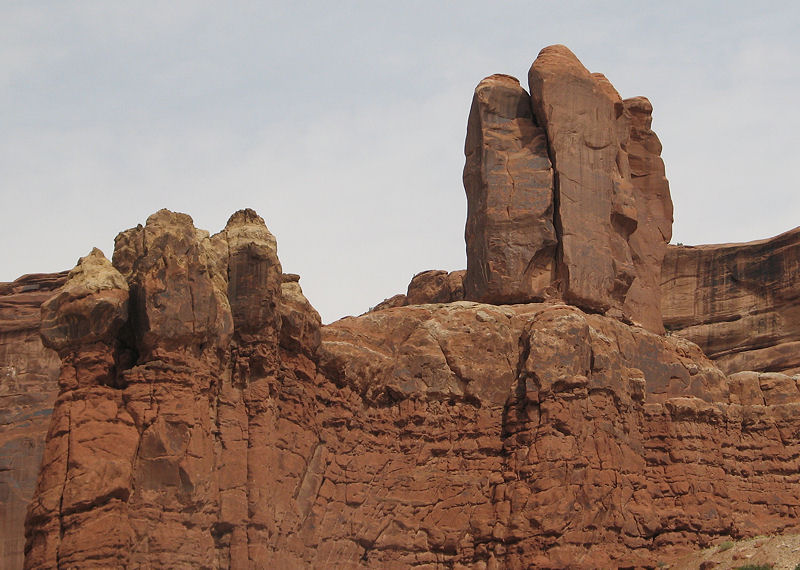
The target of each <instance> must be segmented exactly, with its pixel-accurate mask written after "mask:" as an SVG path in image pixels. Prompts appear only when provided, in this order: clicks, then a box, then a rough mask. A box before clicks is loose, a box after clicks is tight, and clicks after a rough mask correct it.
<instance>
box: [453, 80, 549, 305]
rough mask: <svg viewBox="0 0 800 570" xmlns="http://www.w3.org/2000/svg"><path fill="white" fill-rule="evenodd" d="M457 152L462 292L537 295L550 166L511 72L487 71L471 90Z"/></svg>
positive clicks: (494, 296) (481, 297)
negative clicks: (462, 202) (463, 199)
mask: <svg viewBox="0 0 800 570" xmlns="http://www.w3.org/2000/svg"><path fill="white" fill-rule="evenodd" d="M464 154H465V155H466V159H467V160H466V165H465V166H464V188H465V189H466V191H467V225H466V231H465V237H466V242H467V274H466V276H465V278H464V290H465V294H466V298H467V299H470V300H474V301H487V302H491V303H498V304H502V303H525V302H530V301H535V300H541V299H543V298H544V296H545V294H544V293H545V289H546V288H547V287H549V286H550V283H551V281H552V280H553V278H552V272H553V263H554V260H555V248H556V244H557V238H556V231H555V228H554V227H553V170H552V167H551V164H550V158H549V157H548V154H547V141H546V138H545V133H544V130H543V129H541V128H540V127H538V126H537V125H536V122H535V121H534V118H533V112H532V111H531V104H530V97H529V96H528V93H527V92H526V91H525V90H524V89H523V88H522V87H521V86H520V84H519V81H517V80H516V79H515V78H513V77H509V76H507V75H492V76H491V77H487V78H486V79H484V80H483V81H481V82H480V83H479V84H478V86H477V87H476V88H475V95H474V97H473V99H472V109H471V110H470V113H469V122H468V123H467V140H466V143H465V145H464Z"/></svg>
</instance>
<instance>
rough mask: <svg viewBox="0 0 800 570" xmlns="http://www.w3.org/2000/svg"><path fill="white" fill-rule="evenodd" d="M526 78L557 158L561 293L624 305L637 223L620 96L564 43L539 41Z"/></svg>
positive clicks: (594, 304)
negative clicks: (628, 176)
mask: <svg viewBox="0 0 800 570" xmlns="http://www.w3.org/2000/svg"><path fill="white" fill-rule="evenodd" d="M528 82H529V86H530V91H531V99H532V101H533V111H534V114H535V115H536V119H537V121H538V122H539V124H540V125H543V127H544V128H545V130H546V131H547V142H548V145H549V149H550V155H551V156H552V158H553V162H554V169H555V174H556V187H557V196H558V197H557V201H558V205H557V222H556V227H557V231H558V233H559V240H560V243H559V246H560V252H559V255H560V259H559V273H558V277H559V279H560V280H561V282H562V283H561V287H562V292H563V295H564V298H565V299H566V300H567V301H568V302H570V303H574V304H576V305H578V306H582V307H585V308H587V309H590V310H594V311H600V312H606V311H608V310H609V309H612V308H615V309H621V308H622V305H623V303H624V300H625V295H626V294H627V292H628V289H629V288H630V286H631V283H632V282H633V279H634V278H635V276H636V275H635V270H634V267H633V261H632V259H631V255H630V249H629V247H628V244H627V239H628V237H629V236H630V234H631V233H633V231H634V230H635V229H636V224H637V214H636V211H635V204H631V203H630V181H629V180H626V178H625V168H626V166H625V164H623V163H625V162H627V157H625V156H624V152H623V151H622V148H621V147H622V145H623V144H624V143H625V141H623V140H620V137H621V136H623V135H627V132H626V128H625V127H624V126H622V127H621V126H620V125H619V124H618V121H619V120H620V119H623V118H624V117H623V105H622V100H621V99H620V98H619V95H617V94H616V92H615V91H613V88H612V87H611V86H610V84H609V83H608V82H607V81H604V80H600V79H598V78H597V77H594V76H592V74H591V73H589V72H588V71H587V70H586V68H584V67H583V65H581V63H580V62H579V61H578V59H577V58H576V57H575V56H574V55H573V54H572V52H571V51H569V50H568V49H567V48H566V47H564V46H551V47H547V48H545V49H543V50H542V51H541V52H540V53H539V56H538V57H537V58H536V60H535V61H534V62H533V65H532V66H531V69H530V72H529V75H528Z"/></svg>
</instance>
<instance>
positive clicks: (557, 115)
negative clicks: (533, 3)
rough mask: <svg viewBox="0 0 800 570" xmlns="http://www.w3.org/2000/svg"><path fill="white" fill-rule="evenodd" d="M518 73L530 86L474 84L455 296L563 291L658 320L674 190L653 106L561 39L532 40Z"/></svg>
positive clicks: (500, 79) (494, 299)
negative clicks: (530, 56) (531, 57)
mask: <svg viewBox="0 0 800 570" xmlns="http://www.w3.org/2000/svg"><path fill="white" fill-rule="evenodd" d="M528 83H529V86H530V95H528V93H527V92H526V91H525V90H524V89H523V88H522V87H521V86H520V85H519V82H518V81H517V80H516V79H514V78H513V77H509V76H505V75H492V76H490V77H487V78H486V79H484V80H483V81H481V82H480V83H479V84H478V86H477V88H476V89H475V95H474V97H473V101H472V109H471V111H470V116H469V122H468V126H467V139H466V144H465V155H466V165H465V167H464V188H465V189H466V193H467V202H468V212H467V224H466V231H465V236H466V242H467V273H466V276H465V279H464V293H465V298H466V299H468V300H473V301H481V302H487V303H495V304H507V303H528V302H532V301H542V300H545V299H562V300H564V301H566V302H568V303H570V304H574V305H576V306H579V307H582V308H583V309H585V310H587V311H590V312H596V313H602V314H607V315H609V316H613V317H615V318H619V319H621V320H623V321H625V322H628V323H634V324H637V325H640V326H643V327H645V328H647V329H648V330H651V331H653V332H657V333H660V332H663V326H662V321H661V311H660V298H659V297H660V282H661V278H660V273H661V262H662V259H663V257H664V253H665V250H666V246H667V243H668V242H669V240H670V237H671V235H672V201H671V198H670V194H669V185H668V183H667V180H666V177H665V176H664V164H663V162H662V161H661V158H660V154H661V143H660V142H659V141H658V137H657V136H656V135H655V133H653V131H652V130H651V129H650V125H651V114H652V106H651V105H650V103H649V101H647V99H645V98H643V97H637V98H634V99H628V100H625V101H623V100H622V99H621V97H620V96H619V94H618V93H617V91H616V90H615V89H614V87H613V86H612V85H611V83H610V82H609V81H608V80H607V79H606V78H605V77H604V76H603V75H601V74H597V73H595V74H592V73H590V72H589V71H588V70H586V68H584V67H583V65H581V63H580V62H579V61H578V59H577V58H576V57H575V56H574V54H573V53H572V52H571V51H569V50H568V49H567V48H566V47H564V46H551V47H549V48H545V49H543V50H542V51H541V53H540V54H539V56H538V57H537V58H536V60H535V61H534V62H533V65H532V66H531V69H530V72H529V75H528ZM386 306H387V307H388V306H389V305H386Z"/></svg>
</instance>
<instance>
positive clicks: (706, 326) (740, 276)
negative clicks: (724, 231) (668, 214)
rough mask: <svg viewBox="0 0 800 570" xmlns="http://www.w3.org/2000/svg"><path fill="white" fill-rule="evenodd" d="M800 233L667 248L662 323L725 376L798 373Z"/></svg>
mask: <svg viewBox="0 0 800 570" xmlns="http://www.w3.org/2000/svg"><path fill="white" fill-rule="evenodd" d="M798 259H800V228H798V229H795V230H792V231H789V232H786V233H784V234H781V235H779V236H777V237H774V238H771V239H766V240H759V241H754V242H750V243H742V244H722V245H702V246H696V247H682V246H673V247H670V248H669V250H668V252H667V255H666V257H665V258H664V264H663V268H662V285H661V290H662V304H661V306H662V311H663V313H664V323H665V325H666V326H667V328H668V329H669V330H671V331H673V333H674V334H677V335H680V336H683V337H685V338H688V339H690V340H691V341H693V342H696V343H697V344H698V345H699V346H700V347H701V348H702V349H703V351H704V352H705V353H706V354H708V356H709V357H710V358H712V359H713V360H714V361H715V362H716V363H717V364H718V366H719V367H720V368H721V369H722V370H724V371H726V372H728V373H732V372H738V371H741V370H760V371H765V372H766V371H772V372H786V373H790V374H794V373H797V372H800V351H799V350H798V349H800V291H799V290H798V288H797V282H798V278H800V270H799V269H798V262H797V260H798Z"/></svg>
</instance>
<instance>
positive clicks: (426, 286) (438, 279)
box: [370, 269, 466, 311]
mask: <svg viewBox="0 0 800 570" xmlns="http://www.w3.org/2000/svg"><path fill="white" fill-rule="evenodd" d="M465 276H466V271H464V270H460V271H450V272H449V273H448V272H447V271H442V270H441V269H429V270H428V271H422V272H420V273H417V274H416V275H414V277H412V278H411V282H410V283H409V284H408V290H407V292H406V294H405V295H394V296H393V297H389V298H388V299H384V300H383V301H381V302H380V303H378V304H377V305H375V306H374V307H372V308H370V311H383V310H385V309H393V308H395V307H405V306H407V305H427V304H431V303H453V302H455V301H463V300H464V279H465Z"/></svg>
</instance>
